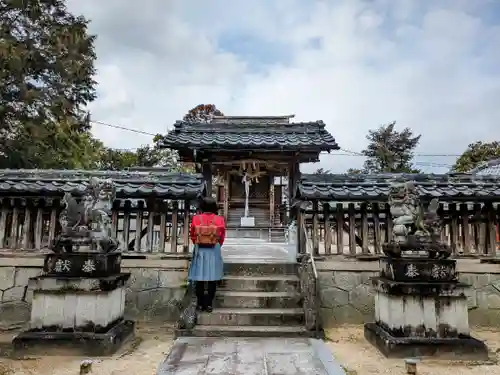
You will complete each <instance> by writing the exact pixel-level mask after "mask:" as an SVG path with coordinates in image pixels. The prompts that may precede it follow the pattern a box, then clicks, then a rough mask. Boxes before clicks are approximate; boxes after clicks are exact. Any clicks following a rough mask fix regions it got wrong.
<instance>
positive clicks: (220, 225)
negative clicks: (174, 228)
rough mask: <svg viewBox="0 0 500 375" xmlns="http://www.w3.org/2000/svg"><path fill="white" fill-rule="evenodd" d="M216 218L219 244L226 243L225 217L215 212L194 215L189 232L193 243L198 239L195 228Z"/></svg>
mask: <svg viewBox="0 0 500 375" xmlns="http://www.w3.org/2000/svg"><path fill="white" fill-rule="evenodd" d="M212 220H214V224H215V226H217V229H218V231H219V233H218V234H219V244H220V245H221V246H222V245H223V244H224V238H225V237H226V223H225V222H224V218H223V217H222V216H218V215H215V214H200V215H195V216H193V220H192V221H191V228H190V230H189V234H190V237H191V241H193V243H194V242H195V241H196V234H195V230H194V228H196V226H198V225H200V224H202V223H203V224H205V225H206V224H207V223H210V222H212Z"/></svg>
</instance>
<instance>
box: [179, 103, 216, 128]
mask: <svg viewBox="0 0 500 375" xmlns="http://www.w3.org/2000/svg"><path fill="white" fill-rule="evenodd" d="M214 116H224V114H223V113H222V112H221V111H219V110H218V109H217V107H216V106H215V104H198V105H197V106H196V107H194V108H191V109H190V110H189V112H188V113H186V114H185V115H184V117H183V120H184V121H186V122H193V123H200V122H211V121H212V119H213V118H214Z"/></svg>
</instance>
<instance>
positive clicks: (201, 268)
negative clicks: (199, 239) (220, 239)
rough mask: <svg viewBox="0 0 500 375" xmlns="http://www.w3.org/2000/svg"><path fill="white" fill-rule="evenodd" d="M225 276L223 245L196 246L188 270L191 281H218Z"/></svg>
mask: <svg viewBox="0 0 500 375" xmlns="http://www.w3.org/2000/svg"><path fill="white" fill-rule="evenodd" d="M223 277H224V261H223V260H222V253H221V246H220V245H219V244H217V245H215V246H214V247H199V246H198V245H195V246H194V250H193V259H192V260H191V265H190V267H189V272H188V280H190V281H217V280H221V279H222V278H223Z"/></svg>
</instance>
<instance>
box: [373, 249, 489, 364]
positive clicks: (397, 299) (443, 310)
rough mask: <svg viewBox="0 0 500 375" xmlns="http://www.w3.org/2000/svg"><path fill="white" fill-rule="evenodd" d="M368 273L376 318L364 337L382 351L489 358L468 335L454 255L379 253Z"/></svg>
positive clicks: (387, 353) (390, 354) (402, 354)
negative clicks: (376, 270)
mask: <svg viewBox="0 0 500 375" xmlns="http://www.w3.org/2000/svg"><path fill="white" fill-rule="evenodd" d="M380 268H381V270H380V276H378V277H375V278H372V284H373V288H374V293H375V323H367V324H365V337H366V339H367V340H368V341H370V342H371V343H372V344H373V345H375V346H376V347H377V348H378V349H379V350H380V351H381V352H382V353H383V354H384V355H385V356H386V357H396V358H403V357H423V356H437V357H441V358H455V359H456V358H460V359H474V360H478V359H487V358H488V351H487V348H486V346H485V344H484V343H483V342H482V341H479V340H477V339H474V338H473V337H471V336H470V331H469V320H468V308H467V297H466V294H465V292H466V290H467V288H469V285H466V284H463V283H460V282H459V281H458V280H457V274H456V271H455V269H456V261H454V260H448V259H428V258H416V257H415V258H413V257H402V258H382V259H381V260H380Z"/></svg>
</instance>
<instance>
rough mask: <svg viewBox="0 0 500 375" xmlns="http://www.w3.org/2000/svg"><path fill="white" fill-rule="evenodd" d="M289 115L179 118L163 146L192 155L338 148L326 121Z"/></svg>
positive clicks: (185, 155) (316, 151)
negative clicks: (208, 119)
mask: <svg viewBox="0 0 500 375" xmlns="http://www.w3.org/2000/svg"><path fill="white" fill-rule="evenodd" d="M293 117H294V116H293V115H289V116H267V117H262V116H214V118H213V119H212V121H211V122H209V123H190V122H185V121H177V122H176V123H175V124H174V129H172V130H171V131H170V132H169V133H168V134H167V135H166V136H165V138H164V139H163V146H164V147H168V148H172V149H176V150H179V153H180V155H181V157H184V158H186V157H189V155H191V154H192V153H193V151H194V150H202V151H204V152H218V151H221V150H223V151H225V152H242V151H278V152H279V151H301V152H306V153H307V152H313V153H319V152H322V151H331V150H338V149H339V146H338V144H337V142H336V141H335V138H333V136H332V135H331V134H330V133H329V132H328V130H326V128H325V123H324V122H323V121H308V122H290V119H291V118H293Z"/></svg>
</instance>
